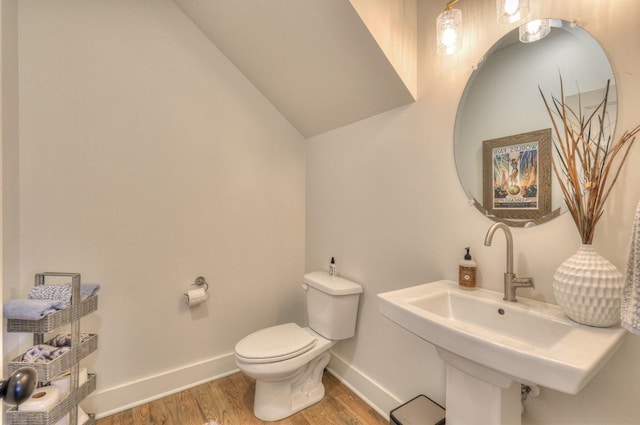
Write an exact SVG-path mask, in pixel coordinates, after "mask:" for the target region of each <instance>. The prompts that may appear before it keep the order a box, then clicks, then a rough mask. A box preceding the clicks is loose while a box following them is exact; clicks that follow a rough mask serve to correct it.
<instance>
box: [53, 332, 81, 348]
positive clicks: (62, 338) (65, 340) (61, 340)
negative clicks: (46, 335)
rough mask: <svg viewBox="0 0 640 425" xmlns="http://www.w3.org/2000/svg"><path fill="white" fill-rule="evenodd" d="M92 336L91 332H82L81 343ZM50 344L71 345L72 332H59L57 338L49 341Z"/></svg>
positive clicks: (54, 345) (56, 345) (58, 345)
mask: <svg viewBox="0 0 640 425" xmlns="http://www.w3.org/2000/svg"><path fill="white" fill-rule="evenodd" d="M90 336H91V334H85V333H81V334H80V344H82V343H83V342H85V341H86V340H87V339H89V337H90ZM49 344H51V345H52V346H53V347H68V346H70V345H71V334H58V335H56V337H55V338H53V339H52V340H51V341H49Z"/></svg>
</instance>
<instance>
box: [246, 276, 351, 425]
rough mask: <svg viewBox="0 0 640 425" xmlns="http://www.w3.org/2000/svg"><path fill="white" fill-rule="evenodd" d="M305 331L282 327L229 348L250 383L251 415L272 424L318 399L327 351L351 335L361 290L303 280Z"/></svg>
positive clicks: (344, 283)
mask: <svg viewBox="0 0 640 425" xmlns="http://www.w3.org/2000/svg"><path fill="white" fill-rule="evenodd" d="M302 287H303V288H304V290H305V292H306V304H307V319H308V323H309V326H308V327H301V326H299V325H297V324H295V323H285V324H282V325H276V326H272V327H269V328H266V329H262V330H259V331H256V332H254V333H252V334H250V335H248V336H246V337H244V338H243V339H241V340H240V341H239V342H238V343H237V344H236V347H235V356H236V364H237V365H238V368H240V370H242V371H243V372H244V373H245V374H247V375H248V376H250V377H252V378H254V379H255V380H256V390H255V397H254V402H253V413H254V415H255V416H256V417H257V418H258V419H261V420H263V421H277V420H280V419H283V418H286V417H288V416H291V415H293V414H294V413H296V412H299V411H300V410H302V409H304V408H306V407H309V406H311V405H312V404H315V403H317V402H319V401H320V400H322V398H323V397H324V386H323V385H322V373H323V371H324V368H325V367H326V366H327V364H329V359H330V354H329V349H330V348H331V347H333V346H334V345H335V344H336V342H337V341H339V340H342V339H348V338H351V337H353V336H354V335H355V331H356V316H357V313H358V302H359V299H360V294H361V293H362V286H360V285H359V284H357V283H355V282H352V281H350V280H347V279H343V278H341V277H338V276H330V275H329V274H328V273H326V272H322V271H316V272H311V273H307V274H305V275H304V279H303V284H302Z"/></svg>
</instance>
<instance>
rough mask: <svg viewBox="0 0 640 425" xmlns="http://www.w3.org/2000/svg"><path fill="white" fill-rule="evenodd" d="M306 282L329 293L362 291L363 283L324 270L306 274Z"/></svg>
mask: <svg viewBox="0 0 640 425" xmlns="http://www.w3.org/2000/svg"><path fill="white" fill-rule="evenodd" d="M304 283H306V284H307V285H309V286H311V287H313V288H316V289H317V290H319V291H322V292H326V293H327V294H329V295H351V294H359V293H361V292H362V285H360V284H358V283H355V282H352V281H350V280H348V279H344V278H342V277H339V276H329V273H327V272H323V271H317V272H311V273H307V274H305V275H304Z"/></svg>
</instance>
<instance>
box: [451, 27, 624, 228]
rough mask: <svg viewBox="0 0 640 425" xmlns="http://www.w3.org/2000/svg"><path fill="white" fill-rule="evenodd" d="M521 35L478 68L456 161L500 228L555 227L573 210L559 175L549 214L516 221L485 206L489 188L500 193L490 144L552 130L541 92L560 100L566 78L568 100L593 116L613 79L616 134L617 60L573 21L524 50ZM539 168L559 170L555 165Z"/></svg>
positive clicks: (457, 132) (464, 101)
mask: <svg viewBox="0 0 640 425" xmlns="http://www.w3.org/2000/svg"><path fill="white" fill-rule="evenodd" d="M518 33H519V31H518V28H516V29H514V30H513V31H511V32H510V33H508V34H507V35H505V36H504V37H503V38H502V39H500V40H499V41H498V42H497V43H496V44H495V45H494V46H493V47H492V48H491V49H490V50H489V52H487V54H486V55H485V57H484V58H483V60H482V61H481V62H480V63H479V64H478V66H477V67H474V71H473V73H472V75H471V77H470V78H469V81H468V82H467V85H466V87H465V90H464V93H463V94H462V98H461V100H460V104H459V106H458V113H457V115H456V124H455V129H454V155H455V160H456V168H457V170H458V176H459V178H460V182H461V183H462V186H463V188H464V190H465V193H466V194H467V197H468V198H469V202H470V203H472V204H474V205H475V206H476V207H477V208H478V209H479V210H480V211H481V212H482V213H483V214H485V215H486V216H487V217H490V218H492V219H493V220H495V221H502V222H505V223H507V224H509V225H511V226H527V225H531V224H538V223H543V222H545V221H548V220H550V219H552V218H554V217H556V216H558V215H559V214H560V213H561V212H564V211H565V210H566V206H565V205H564V200H563V198H562V193H561V191H560V189H559V187H558V185H557V181H556V179H555V176H554V177H553V178H552V184H551V193H550V198H551V209H550V212H549V213H546V214H544V215H542V214H541V215H539V216H537V217H536V218H533V219H521V218H518V217H523V215H522V214H521V213H522V210H521V209H520V210H518V208H516V207H513V206H512V207H513V208H514V211H515V212H516V213H515V214H513V215H512V216H511V215H510V214H509V210H508V209H505V210H503V211H502V212H501V214H500V217H496V214H493V211H495V208H492V207H494V206H495V205H494V204H491V205H485V204H484V201H483V194H484V193H485V191H486V190H487V189H489V188H488V187H485V185H486V184H488V185H490V187H491V189H490V190H492V189H493V181H489V182H485V181H484V180H486V179H483V174H485V171H486V170H484V169H483V145H484V142H485V141H491V140H495V139H501V138H509V137H511V136H517V135H521V134H524V133H529V132H535V131H538V130H544V129H548V128H550V127H551V121H550V119H549V116H548V114H547V111H546V110H545V107H544V104H543V102H542V98H541V96H540V91H539V90H540V89H541V90H542V91H543V92H544V93H545V94H546V95H551V94H552V95H554V96H556V97H559V96H560V76H562V80H563V81H564V90H565V97H566V98H567V101H568V102H572V101H573V102H576V103H577V102H578V99H579V100H580V102H581V106H582V110H583V111H585V112H586V111H588V110H589V109H591V108H593V107H594V106H595V105H597V103H598V102H599V101H600V100H602V94H603V92H604V88H605V87H606V84H607V80H611V90H610V93H609V98H610V99H609V100H610V104H609V106H608V107H607V109H608V110H609V117H608V121H609V122H610V123H611V124H610V127H611V130H612V131H613V128H614V127H615V114H616V103H617V102H616V90H615V81H614V78H613V70H612V69H611V65H610V64H609V60H608V59H607V57H606V55H605V53H604V51H603V50H602V48H601V47H600V45H599V44H598V42H597V41H596V40H595V39H594V38H593V37H591V35H590V34H588V33H587V32H586V31H585V30H583V29H582V28H580V27H578V26H575V25H573V24H571V23H569V22H567V21H561V20H556V19H552V20H551V32H550V33H549V34H548V35H547V36H546V37H544V38H542V39H541V40H538V41H536V42H533V43H521V42H520V41H519V39H518V37H519V34H518ZM575 110H578V109H577V108H576V109H575ZM539 165H540V167H541V168H544V167H551V164H549V163H541V164H539ZM485 168H486V166H485ZM489 175H490V174H489ZM523 192H524V188H523ZM527 205H531V202H529V203H528V204H527ZM534 216H535V214H534Z"/></svg>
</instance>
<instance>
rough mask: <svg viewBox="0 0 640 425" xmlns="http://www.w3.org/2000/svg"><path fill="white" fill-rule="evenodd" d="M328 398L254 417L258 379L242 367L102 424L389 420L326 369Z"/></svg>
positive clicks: (329, 424)
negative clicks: (276, 416)
mask: <svg viewBox="0 0 640 425" xmlns="http://www.w3.org/2000/svg"><path fill="white" fill-rule="evenodd" d="M322 382H323V383H324V387H325V397H324V399H323V400H322V401H320V402H319V403H316V404H314V405H313V406H310V407H308V408H306V409H304V410H302V411H300V412H298V413H296V414H295V415H293V416H290V417H288V418H286V419H283V420H281V421H277V422H264V421H261V420H259V419H257V418H256V417H255V416H253V392H254V390H255V385H256V384H255V380H253V379H251V378H249V377H247V376H246V375H245V374H243V373H242V372H238V373H234V374H233V375H229V376H227V377H225V378H221V379H218V380H215V381H211V382H207V383H205V384H202V385H199V386H197V387H193V388H190V389H188V390H186V391H183V392H180V393H177V394H173V395H170V396H167V397H164V398H162V399H159V400H155V401H152V402H150V403H148V404H144V405H141V406H137V407H134V408H132V409H128V410H125V411H123V412H120V413H117V414H115V415H112V416H107V417H105V418H102V419H99V420H98V421H97V422H96V425H203V424H205V423H208V421H210V420H214V419H215V420H217V421H218V422H219V423H220V425H260V424H265V423H269V424H274V425H388V424H389V421H387V420H386V419H384V418H383V417H382V416H380V415H379V414H378V413H377V412H376V411H375V410H373V409H372V408H371V407H369V406H368V405H367V404H366V403H365V402H364V401H362V400H361V399H360V398H359V397H358V396H356V395H355V394H354V393H353V392H352V391H351V390H349V389H348V388H347V387H346V386H344V385H343V384H342V383H340V381H338V379H336V377H334V376H333V375H331V374H330V373H328V372H325V373H324V375H323V377H322Z"/></svg>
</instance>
